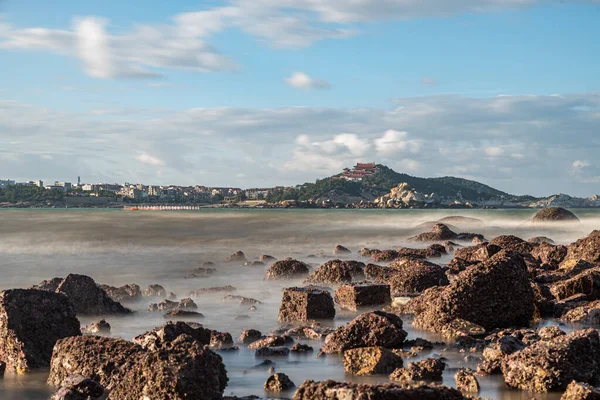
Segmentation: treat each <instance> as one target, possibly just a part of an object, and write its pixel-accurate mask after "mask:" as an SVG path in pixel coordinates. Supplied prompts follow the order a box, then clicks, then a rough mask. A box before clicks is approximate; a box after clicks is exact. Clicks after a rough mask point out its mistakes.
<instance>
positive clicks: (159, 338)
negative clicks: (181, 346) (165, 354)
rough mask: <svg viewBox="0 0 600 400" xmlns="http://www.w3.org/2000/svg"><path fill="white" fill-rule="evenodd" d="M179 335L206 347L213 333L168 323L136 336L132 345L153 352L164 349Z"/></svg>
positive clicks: (184, 324)
mask: <svg viewBox="0 0 600 400" xmlns="http://www.w3.org/2000/svg"><path fill="white" fill-rule="evenodd" d="M180 335H188V336H190V337H192V338H193V339H194V340H196V341H197V342H199V343H201V344H204V345H208V344H210V343H211V338H212V335H213V331H211V330H210V329H206V328H203V327H202V326H195V324H192V323H185V322H179V321H178V322H171V321H169V322H167V323H166V324H164V325H162V326H160V327H158V328H154V329H153V330H151V331H148V332H145V333H143V334H141V335H138V336H136V337H135V338H133V343H135V344H138V345H140V346H141V347H143V348H144V349H147V350H152V351H155V350H158V349H160V348H162V347H164V345H165V344H166V343H167V342H172V341H173V340H175V339H176V338H177V337H179V336H180Z"/></svg>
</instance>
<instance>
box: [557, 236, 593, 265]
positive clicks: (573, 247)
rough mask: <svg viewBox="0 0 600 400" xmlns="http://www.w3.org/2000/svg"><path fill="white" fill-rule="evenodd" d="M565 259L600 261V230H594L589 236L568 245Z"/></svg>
mask: <svg viewBox="0 0 600 400" xmlns="http://www.w3.org/2000/svg"><path fill="white" fill-rule="evenodd" d="M567 248H568V251H567V257H566V258H565V260H585V261H588V262H591V263H599V262H600V230H596V231H593V232H592V233H590V234H589V235H588V236H587V237H585V238H583V239H579V240H578V241H576V242H575V243H572V244H570V245H569V246H567Z"/></svg>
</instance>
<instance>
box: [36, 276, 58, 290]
mask: <svg viewBox="0 0 600 400" xmlns="http://www.w3.org/2000/svg"><path fill="white" fill-rule="evenodd" d="M62 280H63V278H52V279H48V280H44V281H41V282H40V283H38V284H37V285H33V287H32V289H39V290H47V291H49V292H56V288H57V287H58V285H60V283H61V282H62Z"/></svg>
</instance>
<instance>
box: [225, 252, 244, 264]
mask: <svg viewBox="0 0 600 400" xmlns="http://www.w3.org/2000/svg"><path fill="white" fill-rule="evenodd" d="M225 261H227V262H238V261H240V262H245V261H246V255H245V254H244V252H243V251H236V252H235V253H233V254H232V255H230V256H229V257H227V258H225Z"/></svg>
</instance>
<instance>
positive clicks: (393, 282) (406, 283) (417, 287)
mask: <svg viewBox="0 0 600 400" xmlns="http://www.w3.org/2000/svg"><path fill="white" fill-rule="evenodd" d="M390 268H392V269H393V271H390V274H389V278H388V280H387V283H389V284H390V287H391V290H392V295H393V296H395V297H397V296H416V295H418V294H421V293H422V292H423V291H424V290H425V289H429V288H430V287H433V286H446V285H448V284H449V283H450V282H449V281H448V277H447V276H446V274H445V273H444V270H443V269H442V267H440V266H439V265H437V264H434V263H431V262H429V261H426V260H419V259H411V258H399V259H397V260H396V261H394V262H393V263H391V264H390Z"/></svg>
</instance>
